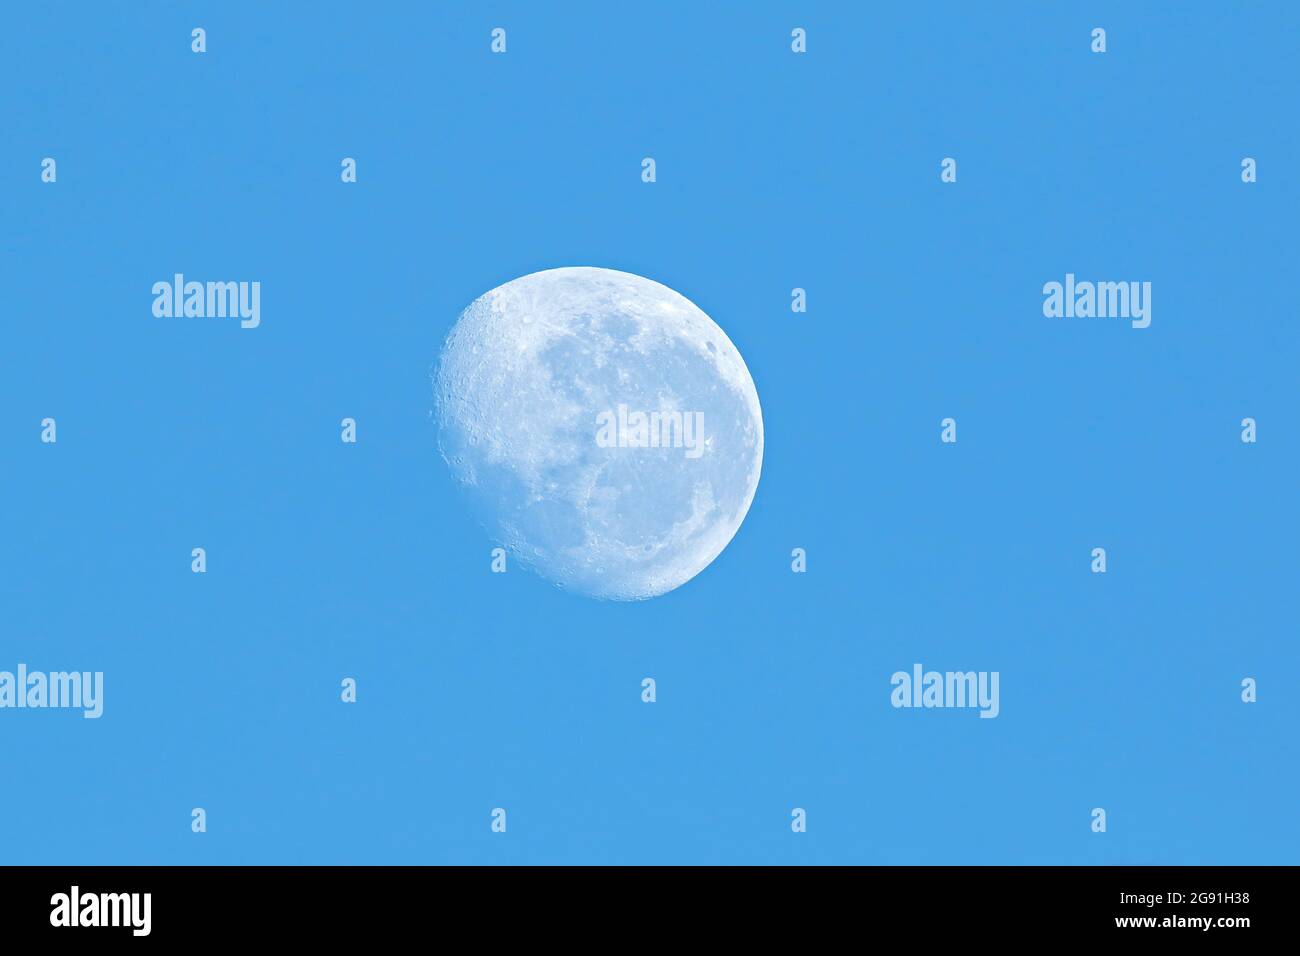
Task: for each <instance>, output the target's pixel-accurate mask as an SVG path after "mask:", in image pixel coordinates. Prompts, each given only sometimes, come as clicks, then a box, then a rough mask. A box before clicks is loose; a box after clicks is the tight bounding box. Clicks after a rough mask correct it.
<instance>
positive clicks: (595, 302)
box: [434, 267, 763, 600]
mask: <svg viewBox="0 0 1300 956" xmlns="http://www.w3.org/2000/svg"><path fill="white" fill-rule="evenodd" d="M434 396H435V405H436V414H437V419H438V424H439V438H438V441H439V447H440V449H441V451H442V455H443V457H444V458H445V459H446V462H447V464H448V466H449V467H450V468H451V472H452V474H453V476H454V477H455V479H456V481H457V482H458V483H459V484H460V485H461V486H462V487H463V488H464V490H465V491H466V492H467V493H468V496H469V499H470V500H471V501H472V502H473V504H474V505H475V507H476V510H477V511H478V512H479V515H480V517H481V518H482V519H483V521H484V524H485V525H486V526H487V528H488V529H489V531H490V533H491V534H492V535H493V536H494V537H495V538H496V539H497V540H499V541H500V542H501V543H502V544H504V545H505V547H507V548H508V549H509V551H510V552H511V553H512V554H514V555H515V556H516V558H517V559H518V560H519V561H521V562H522V563H523V564H525V565H527V566H528V567H530V568H532V569H533V570H534V571H536V572H537V573H538V574H540V575H541V576H543V577H544V578H546V579H548V580H550V581H552V582H554V583H555V584H557V585H559V586H560V587H562V588H565V589H566V590H570V591H574V592H577V593H579V594H585V595H589V596H591V597H597V598H606V599H616V600H637V599H644V598H650V597H654V596H656V595H659V594H663V593H664V592H666V591H671V590H672V589H673V588H676V587H678V586H680V585H682V584H684V583H685V582H687V581H689V580H690V579H691V578H693V577H695V576H696V575H697V574H699V573H700V571H702V570H703V569H704V568H706V567H707V566H708V565H709V564H710V563H711V562H712V561H713V560H714V558H716V557H717V556H718V555H719V554H721V553H722V551H723V549H724V548H726V546H727V544H728V543H729V542H730V541H731V539H732V538H733V537H734V536H735V534H736V531H737V530H738V529H739V528H740V524H741V522H742V521H743V520H744V518H745V515H746V513H747V512H748V511H749V506H750V504H751V502H752V501H753V499H754V492H755V490H756V489H757V487H758V479H759V473H760V470H761V468H762V463H763V418H762V412H761V410H760V408H759V403H758V393H757V391H756V390H755V388H754V382H753V379H752V378H751V377H750V374H749V369H748V368H746V366H745V362H744V360H743V359H742V358H741V356H740V353H739V352H738V351H737V350H736V347H735V346H734V345H733V344H732V342H731V340H730V339H729V338H727V335H726V333H724V332H723V331H722V329H720V328H719V327H718V326H717V325H716V324H715V323H714V322H713V320H712V319H710V318H709V317H708V316H707V315H705V314H704V312H702V311H701V310H700V309H699V308H698V307H697V306H695V304H694V303H692V302H691V301H690V300H689V299H687V298H685V297H684V296H682V295H680V294H678V293H677V292H674V291H673V290H672V289H669V288H668V287H667V286H663V285H660V284H659V283H657V282H653V281H651V280H649V279H645V278H642V277H641V276H637V275H632V274H630V273H626V272H616V271H614V270H611V269H597V268H585V267H584V268H566V269H552V270H549V271H546V272H536V273H533V274H531V275H526V276H523V277H522V278H519V279H515V280H513V281H511V282H507V283H505V284H504V285H501V286H498V287H497V288H495V289H493V290H492V291H490V292H488V293H486V294H485V295H483V296H481V297H479V298H478V299H476V300H475V301H474V302H473V303H471V304H470V305H469V307H468V308H466V309H465V311H464V312H462V313H461V315H460V317H459V319H458V320H457V322H456V325H455V327H454V328H453V329H452V330H451V333H450V335H448V337H447V340H446V342H445V344H444V345H443V350H442V356H441V359H440V362H439V366H438V368H437V370H436V372H435V374H434ZM638 415H639V416H642V417H641V418H638ZM642 422H645V423H646V427H645V428H644V429H639V428H638V425H640V424H641V423H642ZM650 422H653V423H654V428H655V429H658V430H657V431H654V432H653V433H652V431H651V429H650V427H649V423H650ZM611 428H612V429H613V431H610V430H609V429H611ZM602 429H605V431H602ZM619 429H622V431H621V432H620V431H619ZM611 434H617V435H618V440H616V441H611V440H608V436H609V435H611ZM652 434H653V438H651V435H652ZM629 435H630V436H631V437H630V438H629V437H628V436H629Z"/></svg>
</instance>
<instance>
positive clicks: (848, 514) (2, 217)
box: [0, 2, 1300, 864]
mask: <svg viewBox="0 0 1300 956" xmlns="http://www.w3.org/2000/svg"><path fill="white" fill-rule="evenodd" d="M1085 6H1086V9H1085ZM195 26H202V27H204V28H206V30H207V35H208V52H207V53H206V54H204V55H201V56H200V55H195V54H194V53H192V52H191V51H190V30H191V28H193V27H195ZM496 26H502V27H505V28H506V29H507V30H508V38H509V48H508V50H509V52H508V53H507V54H506V55H504V56H496V55H492V54H491V53H490V51H489V42H490V37H489V33H490V30H491V29H492V28H493V27H496ZM796 26H802V27H804V28H806V29H807V31H808V53H807V54H805V55H802V56H798V55H795V54H793V53H792V52H791V50H790V30H791V29H792V28H793V27H796ZM1094 26H1103V27H1105V28H1106V29H1107V31H1108V45H1109V52H1107V53H1106V54H1104V55H1097V54H1093V53H1092V52H1091V51H1090V32H1091V29H1092V28H1093V27H1094ZM1298 29H1300V8H1297V7H1296V5H1294V4H1290V3H1281V2H1278V3H1215V4H1185V3H1144V4H1141V5H1136V4H1129V3H1114V4H1105V3H1090V4H1087V5H1084V4H1074V5H1065V4H1055V3H1052V4H1045V3H1037V2H1023V3H996V4H989V5H983V4H980V5H976V4H933V3H926V4H919V3H918V4H890V5H884V4H848V3H843V4H831V3H820V4H815V5H812V4H794V3H790V4H751V3H744V4H741V3H718V4H694V3H691V4H687V3H677V4H671V3H655V4H649V5H633V4H617V5H615V4H596V3H591V4H573V3H565V4H545V5H542V4H529V3H518V4H494V3H484V4H441V3H440V4H423V3H421V4H414V3H412V4H404V5H399V4H393V3H357V4H353V3H317V4H311V5H298V4H287V3H277V4H269V3H252V2H244V3H224V2H223V3H217V2H195V3H185V4H176V3H171V2H141V3H130V4H112V5H107V4H91V3H80V4H71V3H58V4H36V3H24V4H8V5H6V6H5V8H4V12H3V14H0V35H2V37H3V39H0V106H2V107H3V109H0V117H3V120H2V123H3V149H0V254H2V255H0V269H2V270H3V275H2V277H0V278H2V281H3V286H4V290H5V294H6V295H5V298H6V303H5V309H4V318H3V343H4V348H3V355H2V356H0V357H2V358H3V368H2V370H0V371H2V374H0V399H2V401H0V456H3V467H2V469H0V475H2V476H3V477H2V479H0V480H2V481H3V502H4V504H3V526H2V528H0V588H3V591H2V592H0V669H8V670H13V669H14V668H15V667H16V665H17V664H18V663H19V662H24V663H26V664H27V665H28V666H29V667H30V668H32V669H44V670H62V669H75V670H102V671H104V672H105V681H106V688H105V698H106V699H105V713H104V716H103V718H102V719H100V720H98V721H91V720H84V719H82V717H81V715H80V713H79V712H77V711H56V710H46V711H32V710H23V711H17V710H6V711H2V712H0V863H196V864H197V863H655V864H657V863H1264V862H1272V863H1295V862H1297V850H1298V849H1300V834H1298V824H1297V818H1296V813H1295V808H1296V800H1297V791H1298V788H1297V782H1298V780H1297V774H1298V771H1297V767H1298V766H1300V759H1298V758H1300V754H1298V753H1297V746H1296V741H1295V731H1296V727H1297V726H1298V721H1297V719H1298V718H1300V713H1298V712H1297V704H1296V696H1295V683H1296V679H1297V663H1298V660H1297V653H1296V629H1295V613H1294V611H1295V599H1296V586H1295V580H1296V569H1297V562H1296V551H1295V542H1296V540H1297V531H1298V530H1300V529H1298V528H1297V524H1298V522H1300V519H1298V511H1297V508H1296V504H1295V490H1296V465H1297V460H1298V459H1300V455H1298V454H1297V438H1296V431H1295V418H1296V413H1297V403H1296V382H1297V375H1296V369H1297V359H1298V358H1300V346H1298V342H1297V335H1298V333H1297V320H1296V299H1295V294H1294V288H1295V285H1294V266H1295V255H1296V242H1295V232H1294V224H1295V211H1296V209H1297V208H1298V206H1297V199H1298V198H1300V197H1298V196H1297V185H1296V183H1297V180H1296V177H1295V175H1294V166H1295V164H1296V161H1297V155H1298V153H1297V147H1298V146H1300V143H1298V142H1297V135H1296V123H1295V105H1296V90H1297V66H1296V63H1297V61H1296V58H1295V55H1294V53H1295V51H1294V49H1293V48H1294V38H1295V36H1296V35H1297V30H1298ZM46 156H51V157H54V158H56V159H57V161H58V182H57V183H56V184H53V185H48V184H43V183H42V182H41V181H40V161H41V159H42V158H43V157H46ZM344 156H351V157H355V158H356V160H357V162H358V174H359V182H358V183H356V184H355V185H344V184H342V183H341V182H340V180H339V172H340V166H339V163H340V160H341V159H342V157H344ZM645 156H653V157H654V158H655V159H656V161H657V163H658V182H657V183H654V184H652V185H647V184H644V183H642V182H641V179H640V172H641V167H640V162H641V159H642V158H643V157H645ZM945 156H952V157H955V158H956V159H957V160H958V163H959V170H958V172H959V175H958V182H957V183H956V184H951V185H947V184H943V183H941V182H940V180H939V163H940V160H941V159H942V158H943V157H945ZM1244 156H1252V157H1255V158H1256V159H1257V160H1258V162H1259V182H1258V183H1257V184H1254V185H1246V184H1243V183H1242V182H1241V180H1240V162H1241V159H1242V157H1244ZM563 265H598V266H606V267H611V268H616V269H623V270H627V271H630V272H635V273H638V274H640V275H645V276H648V277H650V278H652V279H655V280H657V281H660V282H663V283H665V284H667V285H669V286H671V287H672V288H674V289H677V290H678V291H680V292H681V293H683V294H684V295H686V296H687V297H688V298H690V299H692V300H693V301H694V302H695V303H697V304H698V305H699V306H700V307H701V308H703V309H704V310H705V311H706V312H707V313H709V314H710V315H711V316H712V317H713V318H714V320H715V321H717V322H718V323H719V324H720V325H721V326H722V327H723V328H724V329H725V330H726V332H727V333H728V335H729V336H730V337H731V339H732V340H733V341H734V342H735V343H736V345H737V346H738V347H739V349H740V350H741V353H742V354H743V355H744V357H745V359H746V361H747V363H748V365H749V368H750V370H751V372H752V374H753V377H754V380H755V382H756V384H757V386H758V391H759V395H760V398H761V400H762V405H763V412H764V418H765V425H766V443H767V444H766V458H765V461H764V463H763V476H762V480H761V482H760V485H759V488H758V494H757V497H756V498H755V501H754V504H753V507H752V509H751V511H750V514H749V517H748V519H747V520H746V521H745V523H744V525H743V527H742V528H741V530H740V532H739V534H738V535H737V536H736V538H735V540H734V541H733V542H732V543H731V545H730V546H729V547H728V548H727V550H726V551H725V552H724V553H723V554H722V555H721V556H720V557H719V558H718V560H717V561H715V562H714V564H713V565H712V566H711V567H709V568H708V569H707V570H705V571H704V572H703V573H702V574H701V575H699V577H697V578H696V579H695V580H693V581H691V582H690V583H688V584H687V585H685V586H684V587H682V588H680V589H679V590H677V591H675V592H672V593H670V594H668V595H665V596H663V597H660V598H658V599H655V600H652V601H649V602H645V603H635V604H617V603H599V602H594V601H591V600H587V599H584V598H580V597H574V596H570V595H566V594H564V593H562V592H559V591H556V590H554V589H553V588H551V587H550V586H549V585H547V584H546V583H545V582H543V581H542V580H540V579H539V578H536V577H534V576H532V575H530V574H529V573H527V572H525V571H522V570H518V571H512V572H511V573H508V574H505V575H494V574H491V573H490V572H489V561H490V558H489V552H490V549H491V547H492V546H493V544H494V542H492V541H490V540H489V539H488V537H487V536H486V535H485V533H484V532H483V531H482V529H480V528H479V527H478V526H477V525H476V524H475V523H473V521H472V520H471V519H470V518H469V517H468V516H467V515H466V514H465V513H464V512H463V510H462V507H461V502H460V501H459V499H458V498H457V497H456V495H455V492H454V488H453V485H452V483H451V479H450V477H449V475H448V473H447V469H446V467H445V466H444V464H443V462H442V461H441V459H440V458H439V456H438V454H437V451H436V447H435V435H434V427H433V426H432V424H431V423H430V421H429V417H428V413H429V410H430V406H431V390H430V386H429V378H428V373H429V369H430V366H431V365H432V364H433V363H434V362H435V361H436V358H437V355H438V350H439V347H440V344H441V341H442V339H443V337H444V336H445V334H446V333H447V331H448V330H449V328H450V326H451V324H452V323H453V322H454V320H455V318H456V316H457V314H458V313H459V311H460V310H461V309H462V308H463V307H464V306H465V305H466V304H468V303H469V302H470V301H471V300H472V299H473V298H475V297H476V296H478V295H480V294H481V293H483V292H485V291H486V290H488V289H490V288H492V287H494V286H496V285H498V284H500V283H501V282H504V281H507V280H509V279H511V278H514V277H516V276H520V275H523V274H526V273H529V272H533V271H536V270H539V269H545V268H551V267H556V266H563ZM175 272H183V273H185V274H186V276H187V277H189V278H193V279H198V280H250V281H251V280H257V281H260V282H261V283H262V325H261V327H260V328H258V329H256V330H242V329H240V328H239V327H238V323H237V322H235V321H233V320H201V319H188V320H187V319H156V318H154V317H153V316H152V314H151V305H152V295H151V292H150V288H151V286H152V284H153V283H154V282H156V281H160V280H162V281H169V280H170V278H171V276H172V274H173V273H175ZM1066 272H1074V273H1075V274H1076V275H1078V277H1079V278H1080V279H1092V280H1147V281H1150V282H1152V284H1153V293H1152V306H1153V312H1152V315H1153V321H1152V324H1151V327H1150V328H1149V329H1146V330H1135V329H1131V328H1130V327H1129V325H1128V323H1127V322H1126V321H1122V320H1104V319H1047V318H1044V316H1043V314H1042V300H1043V295H1042V291H1041V290H1042V286H1043V283H1045V282H1047V281H1052V280H1056V281H1060V280H1062V279H1063V277H1064V275H1065V273H1066ZM796 286H799V287H803V288H806V289H807V290H808V311H807V313H806V314H802V315H797V314H792V312H791V310H790V290H791V289H792V288H794V287H796ZM46 416H52V417H54V418H56V419H57V420H58V429H59V431H58V443H57V445H45V444H42V443H41V442H40V440H39V438H40V420H41V419H42V418H44V417H46ZM345 416H352V417H355V418H356V419H357V421H358V425H359V443H358V444H356V445H354V446H352V445H345V444H343V443H341V442H340V440H339V422H340V420H341V419H342V418H343V417H345ZM946 416H953V417H955V418H956V419H957V421H958V435H959V441H958V443H957V444H956V445H944V444H941V443H940V441H939V431H940V428H939V422H940V420H941V419H942V418H944V417H946ZM1246 416H1251V417H1254V418H1256V419H1257V420H1258V422H1259V442H1258V444H1255V445H1247V444H1243V443H1242V442H1241V441H1240V424H1239V423H1240V421H1241V419H1242V418H1243V417H1246ZM194 547H204V548H206V549H207V553H208V573H207V574H205V575H196V574H192V573H191V571H190V550H191V548H194ZM794 547H803V548H806V549H807V552H808V572H807V573H806V574H803V575H796V574H792V573H791V571H790V551H791V549H792V548H794ZM1094 547H1105V548H1106V549H1107V551H1108V554H1109V570H1108V573H1106V574H1105V575H1095V574H1092V573H1090V570H1089V564H1090V560H1091V559H1090V551H1091V549H1092V548H1094ZM915 662H921V663H923V664H924V665H925V666H926V667H927V668H934V669H938V670H966V669H971V670H997V671H1000V673H1001V710H1002V712H1001V716H1000V717H998V718H997V719H996V720H981V719H979V718H978V717H977V715H976V712H975V711H973V710H931V711H917V710H894V709H893V708H891V707H890V704H889V692H890V689H891V688H890V685H889V677H890V675H891V674H892V673H893V672H894V671H896V670H909V669H910V668H911V665H912V664H913V663H915ZM345 676H352V677H355V678H356V679H357V681H358V683H359V701H358V702H357V703H356V704H355V705H344V704H342V703H341V702H340V701H339V693H340V691H339V682H340V680H341V679H342V678H343V677H345ZM646 676H651V677H654V678H655V679H656V680H657V681H658V693H659V699H658V702H657V703H656V704H654V705H647V704H644V703H642V702H641V699H640V690H641V686H640V682H641V679H642V678H643V677H646ZM1246 676H1251V677H1255V678H1257V679H1258V681H1259V702H1258V703H1256V704H1251V705H1246V704H1243V703H1242V702H1241V700H1240V691H1241V688H1240V682H1241V679H1242V678H1243V677H1246ZM498 806H500V807H505V808H506V809H507V811H508V813H509V829H508V832H507V833H506V834H504V835H500V834H493V833H492V832H491V831H490V812H491V810H492V808H494V807H498ZM1098 806H1100V807H1104V808H1106V810H1107V812H1108V815H1109V821H1108V822H1109V831H1108V832H1107V833H1105V834H1094V833H1093V832H1091V830H1090V822H1091V818H1090V816H1089V813H1090V811H1091V809H1092V808H1093V807H1098ZM193 807H203V808H205V809H206V810H207V813H208V832H207V833H205V834H194V833H192V832H191V830H190V810H191V808H193ZM793 807H803V808H805V809H806V810H807V812H808V832H807V833H805V834H795V833H792V832H791V828H790V811H791V809H792V808H793Z"/></svg>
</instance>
